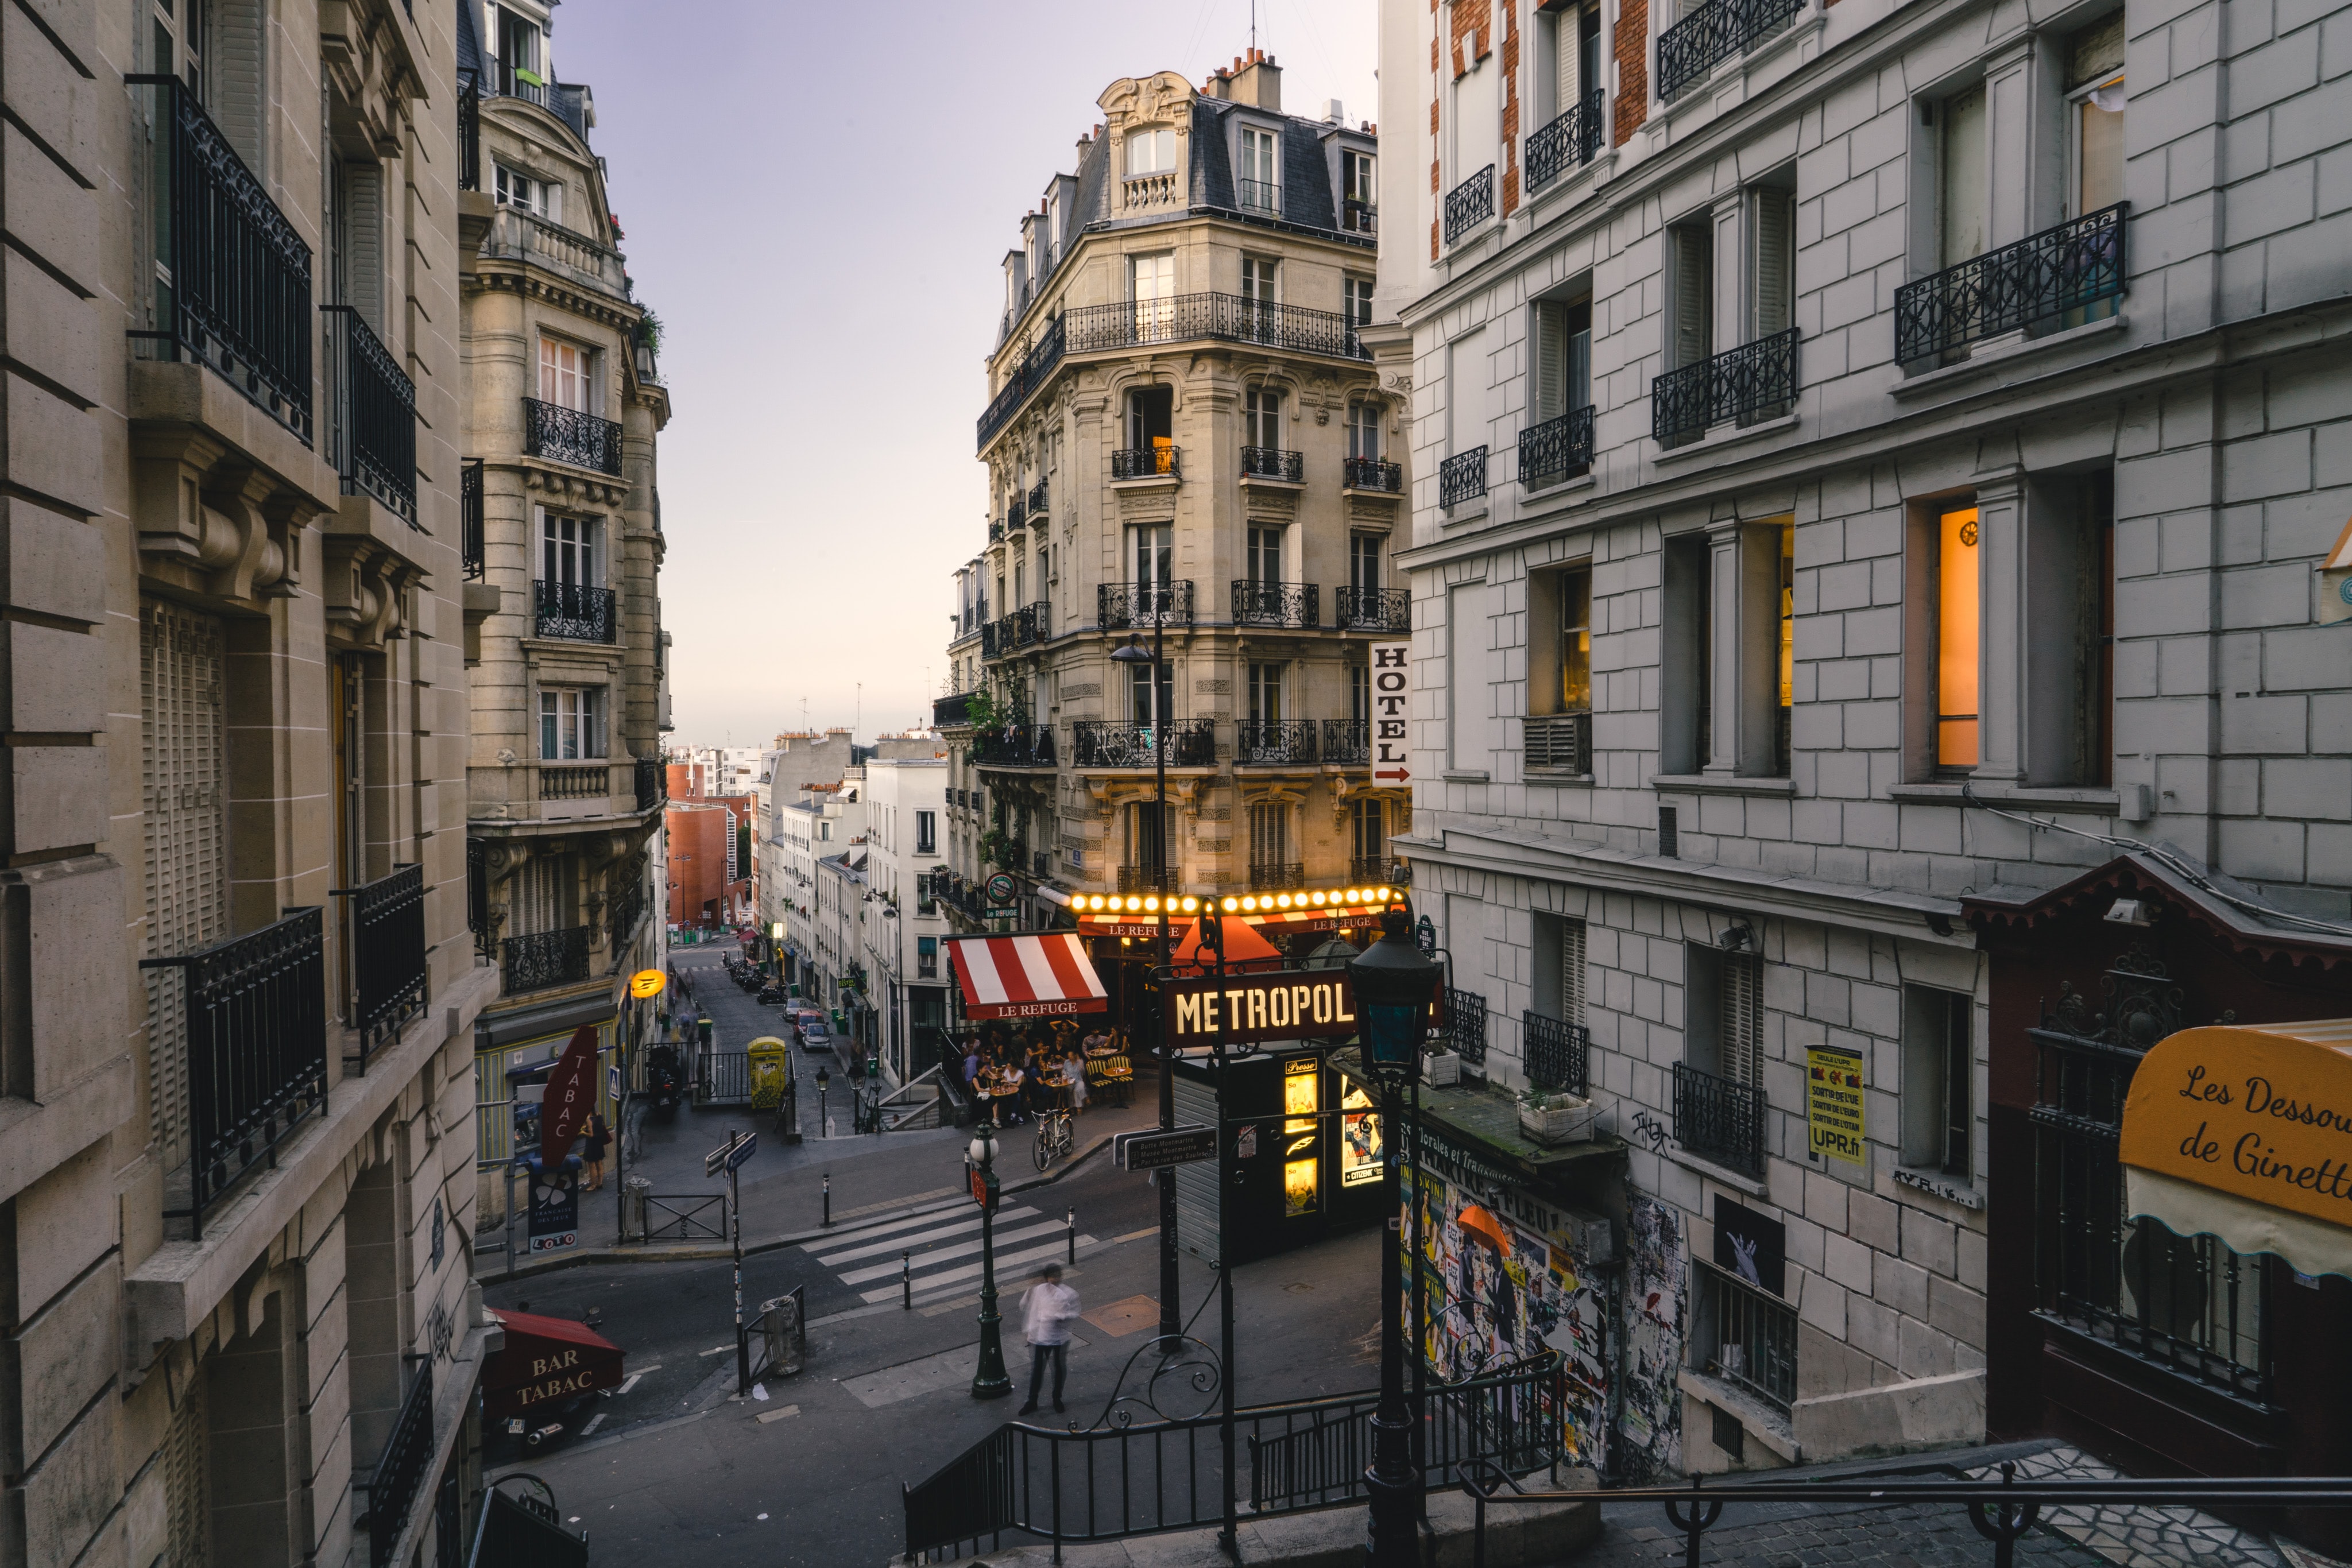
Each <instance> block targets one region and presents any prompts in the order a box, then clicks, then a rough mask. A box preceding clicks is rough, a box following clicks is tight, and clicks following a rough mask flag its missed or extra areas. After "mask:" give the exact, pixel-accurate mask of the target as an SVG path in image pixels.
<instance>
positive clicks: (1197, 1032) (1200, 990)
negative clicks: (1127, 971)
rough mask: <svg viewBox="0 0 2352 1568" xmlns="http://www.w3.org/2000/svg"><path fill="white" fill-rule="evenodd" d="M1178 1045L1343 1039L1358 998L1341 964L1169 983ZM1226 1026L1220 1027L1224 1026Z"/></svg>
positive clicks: (1352, 1025)
mask: <svg viewBox="0 0 2352 1568" xmlns="http://www.w3.org/2000/svg"><path fill="white" fill-rule="evenodd" d="M1169 992H1170V995H1171V1001H1172V1006H1173V1008H1174V1017H1173V1019H1172V1020H1171V1021H1172V1023H1173V1025H1174V1032H1175V1039H1176V1043H1177V1044H1178V1045H1179V1046H1192V1045H1213V1044H1215V1043H1216V1042H1217V1041H1218V1040H1220V1039H1222V1040H1224V1042H1225V1043H1226V1044H1228V1045H1254V1044H1255V1043H1257V1042H1258V1041H1260V1040H1345V1039H1346V1038H1348V1037H1349V1035H1351V1034H1354V1033H1355V1032H1356V998H1355V992H1354V990H1353V988H1350V987H1349V984H1348V976H1347V971H1345V970H1343V969H1286V970H1284V971H1283V972H1281V973H1280V974H1275V975H1228V976H1226V977H1224V978H1223V979H1222V980H1220V979H1218V978H1217V977H1215V976H1213V975H1211V976H1207V977H1203V978H1201V979H1191V980H1175V981H1171V983H1170V985H1169ZM1221 1031H1222V1032H1221Z"/></svg>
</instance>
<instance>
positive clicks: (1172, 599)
mask: <svg viewBox="0 0 2352 1568" xmlns="http://www.w3.org/2000/svg"><path fill="white" fill-rule="evenodd" d="M1095 620H1096V622H1097V623H1098V624H1099V625H1100V626H1101V627H1102V629H1103V630H1104V631H1106V632H1118V631H1126V630H1128V629H1129V628H1135V627H1148V626H1151V625H1154V624H1159V625H1165V626H1190V625H1191V624H1192V581H1191V580H1189V579H1183V578H1180V579H1177V580H1173V581H1170V582H1103V583H1097V584H1096V585H1095Z"/></svg>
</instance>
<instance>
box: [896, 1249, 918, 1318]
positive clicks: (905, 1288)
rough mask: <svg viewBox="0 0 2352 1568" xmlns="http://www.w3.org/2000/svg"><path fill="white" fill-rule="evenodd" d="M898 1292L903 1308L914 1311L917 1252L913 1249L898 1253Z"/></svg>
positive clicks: (900, 1304)
mask: <svg viewBox="0 0 2352 1568" xmlns="http://www.w3.org/2000/svg"><path fill="white" fill-rule="evenodd" d="M898 1294H899V1298H900V1300H899V1303H898V1304H899V1306H900V1308H901V1310H903V1311H906V1312H913V1311H914V1310H915V1254H914V1253H913V1252H912V1251H905V1252H901V1253H899V1254H898Z"/></svg>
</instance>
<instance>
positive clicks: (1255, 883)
mask: <svg viewBox="0 0 2352 1568" xmlns="http://www.w3.org/2000/svg"><path fill="white" fill-rule="evenodd" d="M1306 885H1307V867H1306V865H1305V864H1304V863H1303V862H1298V861H1266V862H1255V861H1253V862H1251V863H1250V891H1251V892H1252V893H1286V892H1289V891H1290V890H1292V889H1294V888H1301V887H1305V886H1306Z"/></svg>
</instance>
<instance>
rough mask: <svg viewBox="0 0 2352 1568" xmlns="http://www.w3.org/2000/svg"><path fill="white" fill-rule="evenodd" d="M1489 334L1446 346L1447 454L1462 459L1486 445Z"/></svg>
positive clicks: (1470, 335) (1470, 336) (1472, 334)
mask: <svg viewBox="0 0 2352 1568" xmlns="http://www.w3.org/2000/svg"><path fill="white" fill-rule="evenodd" d="M1492 371H1493V367H1492V366H1490V365H1489V364H1488V363H1487V362H1486V333H1485V332H1484V331H1477V332H1469V333H1465V334H1464V335H1463V336H1461V337H1459V338H1456V339H1455V340H1454V341H1453V342H1451V343H1449V344H1447V345H1446V350H1445V391H1446V396H1445V419H1446V432H1445V434H1446V451H1447V452H1449V453H1451V454H1454V455H1460V454H1462V453H1465V452H1469V451H1472V450H1475V449H1477V448H1481V447H1484V446H1485V445H1486V409H1487V385H1486V383H1487V379H1488V377H1489V375H1490V374H1491V373H1492Z"/></svg>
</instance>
